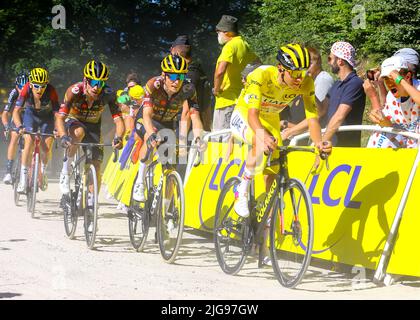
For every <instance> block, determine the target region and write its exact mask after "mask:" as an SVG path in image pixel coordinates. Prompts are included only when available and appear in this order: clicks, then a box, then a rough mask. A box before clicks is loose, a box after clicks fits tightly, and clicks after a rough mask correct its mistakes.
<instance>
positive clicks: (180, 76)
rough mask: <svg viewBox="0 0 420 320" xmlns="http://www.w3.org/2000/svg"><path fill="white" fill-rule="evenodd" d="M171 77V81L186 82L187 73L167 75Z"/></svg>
mask: <svg viewBox="0 0 420 320" xmlns="http://www.w3.org/2000/svg"><path fill="white" fill-rule="evenodd" d="M166 75H167V76H168V77H169V80H171V81H176V80H180V81H184V80H185V73H167V74H166Z"/></svg>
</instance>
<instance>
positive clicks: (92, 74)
mask: <svg viewBox="0 0 420 320" xmlns="http://www.w3.org/2000/svg"><path fill="white" fill-rule="evenodd" d="M83 74H84V76H85V77H86V78H89V79H93V80H102V81H106V80H108V78H109V69H108V67H107V66H106V64H105V63H103V62H100V61H96V60H92V61H90V62H88V63H87V64H86V66H85V68H84V69H83Z"/></svg>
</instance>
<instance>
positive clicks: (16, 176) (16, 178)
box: [13, 152, 22, 207]
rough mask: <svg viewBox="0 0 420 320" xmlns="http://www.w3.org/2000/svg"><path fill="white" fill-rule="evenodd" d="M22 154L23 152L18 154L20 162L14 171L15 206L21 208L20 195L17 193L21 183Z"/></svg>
mask: <svg viewBox="0 0 420 320" xmlns="http://www.w3.org/2000/svg"><path fill="white" fill-rule="evenodd" d="M21 158H22V154H21V152H19V153H18V160H17V163H16V165H15V167H14V169H13V173H14V174H13V199H14V201H15V205H16V206H17V207H19V200H20V193H19V192H17V187H18V185H19V181H20V170H21V161H22V159H21Z"/></svg>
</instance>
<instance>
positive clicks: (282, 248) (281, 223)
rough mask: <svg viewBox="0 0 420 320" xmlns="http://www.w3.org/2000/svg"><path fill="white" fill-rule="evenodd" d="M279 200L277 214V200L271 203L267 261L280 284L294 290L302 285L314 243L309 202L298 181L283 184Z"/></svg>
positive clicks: (311, 211)
mask: <svg viewBox="0 0 420 320" xmlns="http://www.w3.org/2000/svg"><path fill="white" fill-rule="evenodd" d="M281 200H282V201H283V205H282V209H281V210H279V208H280V207H279V197H277V199H276V200H275V201H276V202H275V204H274V209H273V214H272V219H271V225H270V257H271V262H272V266H273V270H274V273H275V275H276V277H277V280H278V281H279V282H280V284H281V285H282V286H284V287H287V288H294V287H296V285H298V284H299V283H300V282H301V281H302V278H303V277H304V275H305V273H306V270H307V269H308V267H309V264H310V262H311V255H312V247H313V241H314V217H313V208H312V201H311V196H310V195H309V192H308V190H307V189H306V187H305V185H304V184H303V183H302V182H301V181H300V180H298V179H290V180H289V181H288V182H287V184H286V188H285V190H284V195H283V197H282V199H281ZM280 211H282V215H281V214H280ZM282 230H283V231H282Z"/></svg>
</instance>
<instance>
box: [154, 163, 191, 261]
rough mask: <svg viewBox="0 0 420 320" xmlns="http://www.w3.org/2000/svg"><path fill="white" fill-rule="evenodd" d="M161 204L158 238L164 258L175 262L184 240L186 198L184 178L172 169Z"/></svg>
mask: <svg viewBox="0 0 420 320" xmlns="http://www.w3.org/2000/svg"><path fill="white" fill-rule="evenodd" d="M160 198H161V204H160V208H159V210H158V211H157V212H158V217H157V238H158V242H159V249H160V253H161V255H162V258H163V260H164V261H165V262H168V263H173V262H174V261H175V258H176V255H177V253H178V250H179V247H180V245H181V241H182V233H183V231H184V219H185V199H184V188H183V186H182V179H181V176H180V175H179V173H178V172H176V171H170V172H169V173H168V174H167V175H166V177H165V184H164V188H163V194H162V196H161V197H160Z"/></svg>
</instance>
